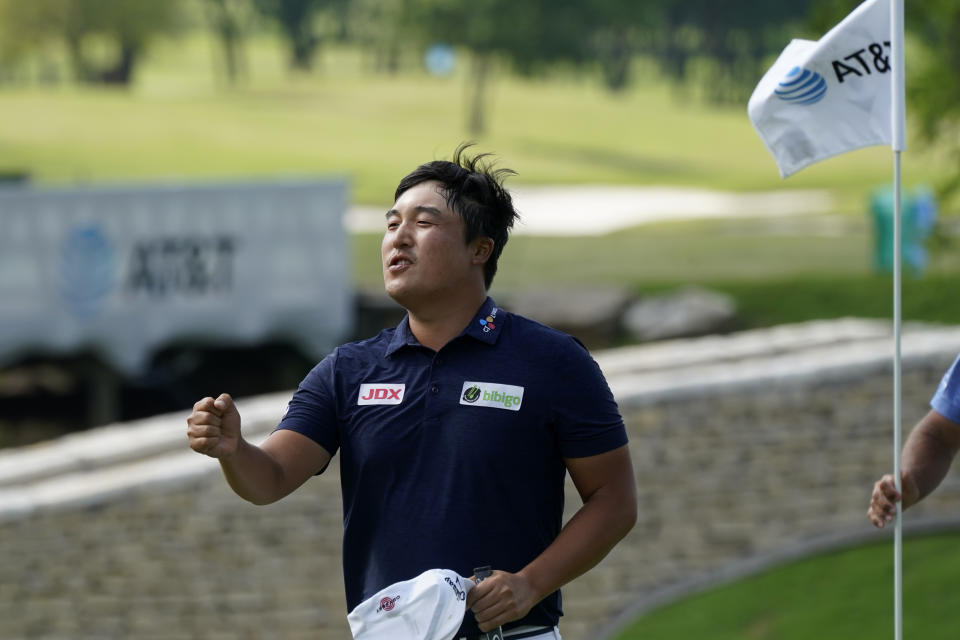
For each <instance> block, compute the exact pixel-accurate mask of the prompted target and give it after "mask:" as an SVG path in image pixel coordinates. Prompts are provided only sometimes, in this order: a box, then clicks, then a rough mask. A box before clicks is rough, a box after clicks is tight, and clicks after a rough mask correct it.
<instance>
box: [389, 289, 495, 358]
mask: <svg viewBox="0 0 960 640" xmlns="http://www.w3.org/2000/svg"><path fill="white" fill-rule="evenodd" d="M506 317H507V312H506V311H504V310H503V309H501V308H500V307H498V306H497V303H496V302H495V301H494V300H493V298H491V297H489V296H488V297H487V299H486V300H485V301H484V302H483V304H482V305H480V309H479V310H478V311H477V315H476V316H474V318H473V320H471V321H470V324H469V325H467V327H466V328H465V329H464V330H463V331H462V332H461V333H460V336H470V337H471V338H475V339H477V340H479V341H481V342H485V343H487V344H496V342H497V340H498V339H499V338H500V333H501V332H502V327H503V323H504V321H505V320H506ZM419 346H421V345H420V343H419V342H418V341H417V339H416V337H415V336H414V335H413V332H412V331H411V330H410V314H407V315H405V316H404V317H403V320H401V321H400V324H398V325H397V328H396V330H395V331H394V332H393V338H391V339H390V343H389V344H388V345H387V352H386V354H385V355H386V356H388V357H389V356H392V355H393V354H394V353H396V352H397V351H399V350H400V349H402V348H403V347H419Z"/></svg>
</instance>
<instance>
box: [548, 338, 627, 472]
mask: <svg viewBox="0 0 960 640" xmlns="http://www.w3.org/2000/svg"><path fill="white" fill-rule="evenodd" d="M558 373H559V377H560V379H559V382H558V383H557V384H556V385H555V388H556V395H555V397H554V398H552V402H553V420H554V423H555V424H556V426H557V439H558V442H559V447H560V455H562V456H563V457H564V458H584V457H587V456H593V455H597V454H600V453H605V452H607V451H612V450H613V449H616V448H618V447H621V446H623V445H625V444H626V443H627V431H626V428H625V427H624V424H623V418H622V417H621V416H620V410H619V408H618V407H617V402H616V400H614V398H613V392H611V391H610V386H609V385H608V384H607V380H606V378H604V376H603V372H602V371H601V370H600V366H599V365H598V364H597V363H596V361H595V360H594V359H593V358H592V357H590V353H589V352H588V351H587V350H586V348H585V347H584V346H583V345H581V344H580V343H579V342H577V341H576V340H575V339H573V338H571V339H570V346H569V348H567V349H566V351H565V354H564V364H563V366H562V367H561V370H560V371H559V372H558Z"/></svg>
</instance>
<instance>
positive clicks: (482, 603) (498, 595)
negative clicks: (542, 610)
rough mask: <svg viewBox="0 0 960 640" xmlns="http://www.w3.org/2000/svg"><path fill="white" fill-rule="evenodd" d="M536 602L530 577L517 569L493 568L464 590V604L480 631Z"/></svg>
mask: <svg viewBox="0 0 960 640" xmlns="http://www.w3.org/2000/svg"><path fill="white" fill-rule="evenodd" d="M471 579H473V578H471ZM536 603H537V597H536V594H535V592H534V589H533V586H532V585H531V584H530V581H529V580H528V579H527V578H526V577H524V576H522V575H521V574H519V573H507V572H506V571H494V572H493V573H491V574H490V577H489V578H485V579H484V580H483V581H481V582H480V584H478V585H477V586H475V587H474V588H472V589H470V592H469V593H468V594H467V608H469V609H472V610H473V615H474V617H475V618H476V619H477V624H478V625H480V630H481V631H483V632H487V631H490V630H491V629H496V628H497V627H500V626H503V625H505V624H506V623H508V622H513V621H514V620H519V619H520V618H522V617H523V616H525V615H527V613H528V612H529V611H530V609H532V608H533V605H535V604H536Z"/></svg>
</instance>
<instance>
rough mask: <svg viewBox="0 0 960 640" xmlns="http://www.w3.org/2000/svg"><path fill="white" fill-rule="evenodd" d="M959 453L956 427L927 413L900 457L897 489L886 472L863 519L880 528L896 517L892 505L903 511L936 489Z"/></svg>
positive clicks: (940, 416) (959, 428)
mask: <svg viewBox="0 0 960 640" xmlns="http://www.w3.org/2000/svg"><path fill="white" fill-rule="evenodd" d="M958 450H960V424H957V423H955V422H953V421H951V420H948V419H947V418H945V417H943V416H942V415H941V414H939V413H937V412H936V411H933V410H931V411H930V412H929V413H928V414H927V415H926V416H924V418H923V419H922V420H921V421H920V422H919V423H918V424H917V426H916V427H914V429H913V431H911V432H910V436H909V437H908V438H907V442H906V444H905V445H904V447H903V453H902V454H901V460H900V462H901V469H900V488H901V489H902V492H901V493H902V495H901V493H898V492H897V488H896V484H895V483H894V478H893V474H890V473H888V474H887V475H885V476H883V477H882V478H880V480H878V481H877V482H876V483H875V484H874V485H873V493H872V494H871V496H870V508H869V509H868V510H867V518H868V519H869V520H870V522H872V523H873V525H874V526H876V527H880V528H882V527H883V526H884V525H885V524H886V523H888V522H891V521H892V520H893V518H894V517H895V516H896V503H897V502H898V501H900V500H902V501H903V508H904V509H907V508H909V507H911V506H912V505H914V504H916V503H917V502H919V501H920V500H922V499H923V498H925V497H926V496H927V495H929V494H930V493H931V492H932V491H933V490H934V489H936V488H937V487H938V486H939V485H940V482H941V481H943V478H944V477H945V476H946V475H947V471H949V470H950V464H951V463H952V462H953V459H954V457H955V456H956V455H957V451H958Z"/></svg>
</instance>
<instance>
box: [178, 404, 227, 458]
mask: <svg viewBox="0 0 960 640" xmlns="http://www.w3.org/2000/svg"><path fill="white" fill-rule="evenodd" d="M187 438H188V439H189V441H190V448H191V449H193V450H194V451H196V452H197V453H202V454H204V455H208V456H210V457H211V458H229V457H230V456H232V455H233V454H234V453H235V452H236V451H237V447H238V446H239V444H240V412H239V411H237V406H236V405H235V404H234V403H233V398H231V397H230V396H229V394H226V393H222V394H220V395H219V396H218V397H217V399H216V400H214V399H213V398H210V397H207V398H204V399H203V400H200V401H199V402H197V403H196V404H195V405H193V413H191V414H190V417H189V418H187Z"/></svg>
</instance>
